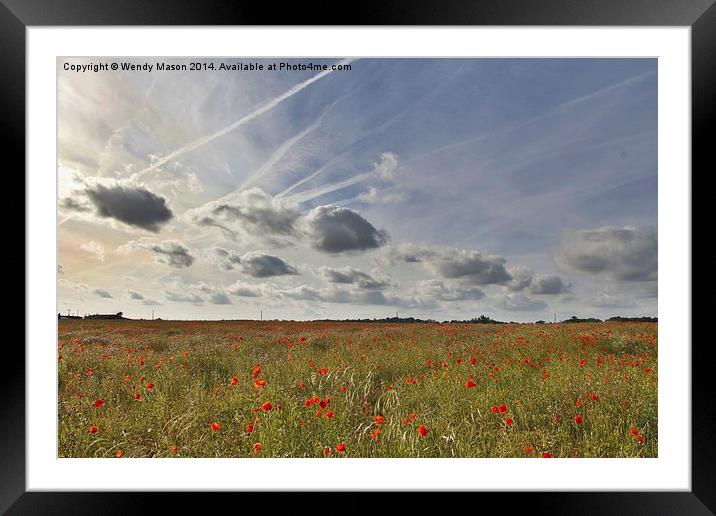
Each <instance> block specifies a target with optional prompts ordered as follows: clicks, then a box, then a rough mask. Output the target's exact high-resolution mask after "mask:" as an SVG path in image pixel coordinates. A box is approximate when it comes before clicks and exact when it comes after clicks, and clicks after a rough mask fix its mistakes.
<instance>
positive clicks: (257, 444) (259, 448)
mask: <svg viewBox="0 0 716 516" xmlns="http://www.w3.org/2000/svg"><path fill="white" fill-rule="evenodd" d="M260 451H261V443H254V453H258V452H260Z"/></svg>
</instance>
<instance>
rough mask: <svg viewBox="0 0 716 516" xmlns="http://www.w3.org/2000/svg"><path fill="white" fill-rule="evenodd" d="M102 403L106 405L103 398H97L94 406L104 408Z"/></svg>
mask: <svg viewBox="0 0 716 516" xmlns="http://www.w3.org/2000/svg"><path fill="white" fill-rule="evenodd" d="M102 405H104V400H102V399H99V400H95V402H94V403H93V404H92V406H93V407H94V408H102Z"/></svg>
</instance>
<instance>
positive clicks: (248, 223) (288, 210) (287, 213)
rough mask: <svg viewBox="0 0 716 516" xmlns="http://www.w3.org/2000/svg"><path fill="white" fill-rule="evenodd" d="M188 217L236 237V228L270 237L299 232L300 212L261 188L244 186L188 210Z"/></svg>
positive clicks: (264, 237)
mask: <svg viewBox="0 0 716 516" xmlns="http://www.w3.org/2000/svg"><path fill="white" fill-rule="evenodd" d="M188 216H189V220H191V221H193V222H194V223H195V224H198V225H201V226H213V227H217V228H220V229H221V230H223V231H225V232H226V233H227V234H229V235H230V236H232V238H234V237H235V236H236V234H237V231H241V232H243V233H245V234H248V235H252V236H255V237H259V238H262V239H271V238H272V237H275V236H284V237H291V236H296V235H297V234H298V233H299V231H298V229H297V224H298V221H299V219H300V217H301V212H300V211H299V210H298V208H297V207H296V206H294V205H290V204H288V203H285V202H282V201H281V200H278V199H276V198H274V197H272V196H270V195H269V194H267V193H266V192H264V191H263V190H261V189H259V188H252V189H250V190H244V191H242V192H239V193H237V194H234V195H233V196H231V197H229V198H227V199H225V200H224V201H222V202H219V203H212V204H210V205H206V206H202V207H201V208H198V209H195V210H192V211H191V212H189V214H188Z"/></svg>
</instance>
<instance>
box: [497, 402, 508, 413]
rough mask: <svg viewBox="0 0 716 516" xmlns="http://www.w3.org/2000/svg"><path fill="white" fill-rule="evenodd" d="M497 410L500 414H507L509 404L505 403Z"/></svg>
mask: <svg viewBox="0 0 716 516" xmlns="http://www.w3.org/2000/svg"><path fill="white" fill-rule="evenodd" d="M497 410H499V411H500V414H506V413H507V405H506V404H505V403H503V404H502V405H500V406H499V407H497Z"/></svg>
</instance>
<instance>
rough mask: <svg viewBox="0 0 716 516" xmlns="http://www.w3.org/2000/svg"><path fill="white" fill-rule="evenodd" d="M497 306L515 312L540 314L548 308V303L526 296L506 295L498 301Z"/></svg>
mask: <svg viewBox="0 0 716 516" xmlns="http://www.w3.org/2000/svg"><path fill="white" fill-rule="evenodd" d="M497 306H499V307H500V308H503V309H505V310H510V311H515V312H538V311H541V310H545V309H546V308H547V306H548V305H547V303H545V302H544V301H542V300H540V299H532V298H529V297H527V296H526V295H524V294H519V293H518V294H506V295H505V296H503V297H502V298H501V299H499V300H498V301H497Z"/></svg>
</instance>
